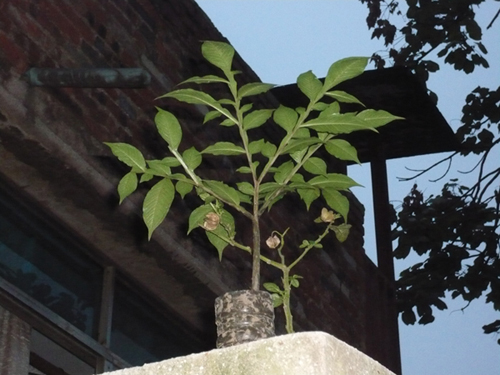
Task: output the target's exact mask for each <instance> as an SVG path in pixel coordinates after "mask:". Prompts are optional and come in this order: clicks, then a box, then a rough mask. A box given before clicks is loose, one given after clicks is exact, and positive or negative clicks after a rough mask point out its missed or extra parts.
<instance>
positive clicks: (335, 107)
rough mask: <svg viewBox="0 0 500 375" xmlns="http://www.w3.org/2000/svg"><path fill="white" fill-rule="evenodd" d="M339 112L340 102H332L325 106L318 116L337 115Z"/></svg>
mask: <svg viewBox="0 0 500 375" xmlns="http://www.w3.org/2000/svg"><path fill="white" fill-rule="evenodd" d="M339 113H340V104H339V102H333V103H332V104H330V105H329V106H328V107H327V108H325V109H324V110H323V111H322V112H321V113H320V114H319V116H318V117H329V116H334V115H338V114H339Z"/></svg>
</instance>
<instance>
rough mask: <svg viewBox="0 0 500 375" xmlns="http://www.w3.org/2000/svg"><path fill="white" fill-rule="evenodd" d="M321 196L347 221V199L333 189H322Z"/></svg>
mask: <svg viewBox="0 0 500 375" xmlns="http://www.w3.org/2000/svg"><path fill="white" fill-rule="evenodd" d="M321 192H322V194H323V198H325V201H326V204H327V205H328V206H329V207H330V208H331V209H332V210H334V211H335V212H338V213H339V214H340V215H342V217H343V218H344V221H346V222H347V214H348V213H349V199H347V198H346V197H345V196H344V195H342V194H341V193H340V192H339V191H337V190H335V189H328V188H326V189H323V190H322V191H321Z"/></svg>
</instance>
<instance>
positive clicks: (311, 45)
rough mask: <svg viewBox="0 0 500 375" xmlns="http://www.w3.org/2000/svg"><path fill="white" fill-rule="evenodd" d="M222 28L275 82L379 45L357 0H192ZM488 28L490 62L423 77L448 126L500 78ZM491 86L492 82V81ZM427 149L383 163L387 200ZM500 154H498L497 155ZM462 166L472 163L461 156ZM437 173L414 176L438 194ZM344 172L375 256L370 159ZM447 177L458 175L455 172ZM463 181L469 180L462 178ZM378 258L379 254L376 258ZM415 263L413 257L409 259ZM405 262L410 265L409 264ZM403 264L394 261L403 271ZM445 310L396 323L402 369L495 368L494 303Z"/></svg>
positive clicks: (434, 373)
mask: <svg viewBox="0 0 500 375" xmlns="http://www.w3.org/2000/svg"><path fill="white" fill-rule="evenodd" d="M196 1H197V2H198V4H199V5H200V6H201V8H202V9H203V10H204V11H205V12H206V13H207V14H208V16H209V17H210V19H211V20H212V22H213V23H214V24H215V26H216V27H217V28H218V29H219V31H220V32H221V33H222V34H223V35H224V36H225V37H226V38H227V39H228V40H229V41H230V43H231V44H232V45H233V46H234V47H235V48H236V50H237V51H238V53H239V54H240V55H241V56H242V57H243V59H244V60H245V61H246V62H247V63H248V64H249V65H250V66H251V67H252V68H253V70H254V71H255V72H256V73H257V75H258V76H259V77H260V78H261V80H263V81H265V82H269V83H275V84H288V83H293V82H295V80H296V77H297V76H298V75H299V74H300V73H303V72H305V71H308V70H312V71H313V72H314V73H315V74H316V75H317V76H319V77H322V76H324V75H325V73H326V71H327V70H328V67H329V66H330V65H331V63H332V62H334V61H336V60H338V59H341V58H343V57H348V56H370V55H371V54H372V53H373V52H375V51H383V50H384V46H383V43H382V42H380V41H377V40H375V41H373V40H371V39H370V35H371V32H370V31H369V30H367V27H366V23H365V18H366V15H367V10H366V8H365V6H364V5H362V4H361V3H360V2H359V1H354V0H196ZM489 3H490V5H489V7H486V6H483V7H482V8H480V10H479V19H480V20H483V21H482V25H487V24H488V23H489V22H490V21H491V19H492V18H493V15H494V14H495V13H496V11H497V10H498V7H499V6H500V4H499V3H498V2H497V3H492V2H489ZM483 31H484V33H485V44H486V46H487V48H488V49H489V50H490V51H489V52H490V53H489V54H488V56H487V59H488V61H489V62H490V65H491V68H490V69H488V70H482V71H480V72H477V73H474V74H472V75H468V76H465V75H464V74H463V73H457V72H454V71H453V70H452V69H450V68H446V67H444V66H443V65H442V66H441V70H440V71H439V72H438V73H437V74H435V75H434V76H433V77H432V78H431V80H430V81H429V83H428V86H429V88H430V89H431V90H433V91H435V92H436V93H437V94H438V96H439V98H440V99H439V103H438V108H439V109H440V111H441V113H442V114H443V115H444V117H445V118H446V119H447V121H448V122H449V123H450V125H451V126H452V127H453V128H456V127H458V126H459V119H460V117H461V108H462V105H463V103H464V100H465V96H466V95H467V93H469V92H470V91H471V90H472V89H473V88H475V87H476V86H478V85H485V86H487V87H496V86H498V84H499V80H500V20H499V21H497V22H496V23H495V24H494V26H493V27H492V28H491V29H489V30H483ZM495 85H496V86H495ZM440 156H444V155H431V156H425V157H417V158H407V159H400V160H397V161H390V162H388V175H389V176H388V178H389V186H390V199H391V201H392V203H393V204H394V205H395V206H397V205H398V204H399V203H398V202H400V201H401V200H402V199H403V198H404V196H405V195H406V194H407V193H408V192H409V190H410V188H411V186H412V185H413V184H414V183H415V181H411V182H408V183H402V182H398V180H397V177H405V176H409V175H410V172H408V171H407V170H406V167H411V168H414V169H415V168H425V167H426V166H428V165H430V164H431V163H433V162H435V161H437V160H439V158H440ZM497 160H500V155H499V158H497ZM458 164H459V165H460V168H462V169H464V166H466V165H469V166H471V165H473V164H474V163H473V161H472V160H470V159H468V160H461V161H459V163H458ZM439 173H440V172H439V171H436V172H434V173H433V174H431V175H429V176H424V177H421V178H419V180H417V181H416V182H417V183H418V184H419V187H421V188H425V194H431V193H433V192H437V191H438V190H439V188H440V186H441V185H440V184H434V185H432V184H431V183H430V182H428V180H429V179H431V178H432V177H433V176H436V175H439ZM349 174H350V175H351V176H352V177H353V178H354V179H355V180H356V181H358V182H360V183H361V184H363V185H364V186H365V187H366V188H364V189H356V190H355V191H354V192H355V194H356V195H357V196H358V198H359V199H360V200H361V201H362V203H363V204H364V205H365V206H366V209H367V213H366V216H367V217H366V221H367V223H366V231H367V235H366V238H365V243H366V244H365V248H366V252H367V255H368V256H370V257H371V258H372V259H374V258H375V245H374V244H375V239H374V231H373V220H372V217H373V211H372V208H371V194H370V180H369V176H370V173H369V165H366V164H364V165H362V166H361V167H358V166H356V167H352V168H350V170H349ZM451 176H453V177H454V176H459V177H460V178H461V179H462V180H463V179H464V178H465V179H467V176H463V175H460V174H457V173H456V172H454V173H453V174H452V175H451ZM464 182H466V181H464ZM375 261H376V260H375ZM412 261H413V262H414V261H415V259H413V260H412ZM406 264H407V263H406ZM404 266H405V262H396V269H397V271H398V270H401V269H403V268H404ZM447 303H448V305H449V307H450V308H449V309H448V310H446V311H444V312H439V313H437V314H436V321H435V322H434V323H432V324H429V325H427V326H405V325H404V324H400V336H401V351H402V363H403V374H404V375H422V374H425V375H442V374H454V375H466V374H467V375H469V374H500V359H499V358H500V346H499V345H497V344H496V340H497V339H498V337H495V336H493V335H485V334H483V333H482V329H481V326H482V325H484V324H486V323H489V322H491V321H493V320H495V319H498V318H499V316H498V313H495V312H494V311H493V309H492V308H491V307H489V306H488V307H487V306H485V305H484V304H483V303H481V302H480V301H478V302H475V303H473V304H472V305H471V306H469V307H468V308H467V309H465V311H462V310H461V309H462V308H463V307H464V306H465V303H464V302H463V301H453V300H451V299H450V300H449V301H447Z"/></svg>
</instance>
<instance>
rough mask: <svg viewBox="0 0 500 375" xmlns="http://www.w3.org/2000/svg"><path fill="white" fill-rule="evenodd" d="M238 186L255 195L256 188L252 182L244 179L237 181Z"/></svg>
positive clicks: (245, 192)
mask: <svg viewBox="0 0 500 375" xmlns="http://www.w3.org/2000/svg"><path fill="white" fill-rule="evenodd" d="M236 186H238V190H239V191H241V192H242V193H244V194H247V195H250V196H253V193H254V189H253V185H252V184H251V183H249V182H246V181H243V182H238V183H236Z"/></svg>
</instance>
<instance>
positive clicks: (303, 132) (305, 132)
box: [293, 128, 311, 139]
mask: <svg viewBox="0 0 500 375" xmlns="http://www.w3.org/2000/svg"><path fill="white" fill-rule="evenodd" d="M310 137H311V132H310V131H309V129H306V128H299V129H296V130H295V132H294V133H293V138H294V139H296V138H310Z"/></svg>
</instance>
